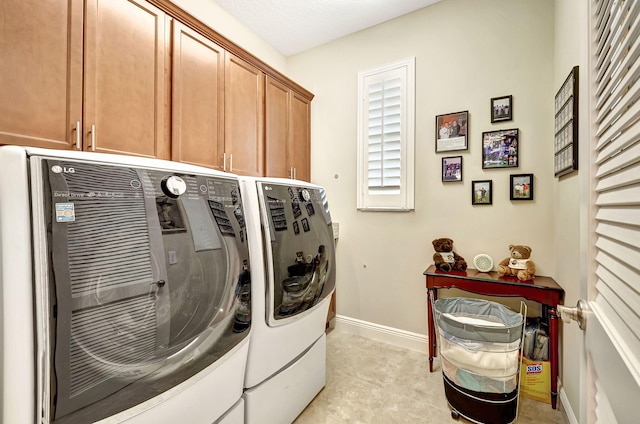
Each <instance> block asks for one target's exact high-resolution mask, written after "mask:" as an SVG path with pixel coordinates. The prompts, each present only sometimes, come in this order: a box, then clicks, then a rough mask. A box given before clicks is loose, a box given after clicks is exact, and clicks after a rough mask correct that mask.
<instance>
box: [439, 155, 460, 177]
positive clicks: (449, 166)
mask: <svg viewBox="0 0 640 424" xmlns="http://www.w3.org/2000/svg"><path fill="white" fill-rule="evenodd" d="M442 181H443V182H451V181H462V156H449V157H446V158H442Z"/></svg>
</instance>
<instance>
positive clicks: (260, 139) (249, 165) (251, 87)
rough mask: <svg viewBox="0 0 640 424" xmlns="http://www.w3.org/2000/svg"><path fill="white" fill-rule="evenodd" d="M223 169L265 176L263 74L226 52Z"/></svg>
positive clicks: (242, 173)
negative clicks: (224, 157)
mask: <svg viewBox="0 0 640 424" xmlns="http://www.w3.org/2000/svg"><path fill="white" fill-rule="evenodd" d="M224 97H225V99H224V103H225V111H224V122H225V126H224V150H225V153H226V157H227V164H226V165H225V169H226V170H227V171H231V172H234V173H236V174H241V175H254V176H263V175H264V136H263V134H264V130H263V124H264V122H263V119H264V118H263V116H264V115H263V101H264V73H263V72H262V71H260V70H259V69H258V68H256V67H254V66H252V65H250V64H248V63H247V62H245V61H244V60H242V59H240V58H239V57H236V56H234V55H232V54H230V53H227V57H226V62H225V83H224Z"/></svg>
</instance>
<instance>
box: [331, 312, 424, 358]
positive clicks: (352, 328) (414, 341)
mask: <svg viewBox="0 0 640 424" xmlns="http://www.w3.org/2000/svg"><path fill="white" fill-rule="evenodd" d="M335 325H336V328H339V329H341V330H344V331H346V332H348V333H351V334H356V335H358V336H363V337H367V338H369V339H373V340H377V341H380V342H384V343H389V344H392V345H395V346H401V347H404V348H406V349H411V350H415V351H417V352H422V353H424V354H427V352H428V346H427V336H426V335H424V334H418V333H412V332H410V331H405V330H399V329H397V328H393V327H387V326H385V325H380V324H374V323H372V322H367V321H361V320H359V319H355V318H349V317H345V316H343V315H336V318H335Z"/></svg>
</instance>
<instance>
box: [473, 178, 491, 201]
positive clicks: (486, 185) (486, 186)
mask: <svg viewBox="0 0 640 424" xmlns="http://www.w3.org/2000/svg"><path fill="white" fill-rule="evenodd" d="M471 204H472V205H491V204H493V180H475V181H472V182H471Z"/></svg>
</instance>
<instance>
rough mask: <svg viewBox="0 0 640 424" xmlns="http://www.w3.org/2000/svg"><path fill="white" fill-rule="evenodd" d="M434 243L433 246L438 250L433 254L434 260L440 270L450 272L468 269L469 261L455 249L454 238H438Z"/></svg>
mask: <svg viewBox="0 0 640 424" xmlns="http://www.w3.org/2000/svg"><path fill="white" fill-rule="evenodd" d="M432 243H433V248H434V249H435V250H436V253H434V254H433V262H434V263H435V265H436V268H437V269H438V270H440V271H443V272H449V271H453V270H457V271H464V270H465V269H467V262H466V261H465V260H464V258H463V257H462V256H460V255H458V254H457V253H456V252H454V251H453V240H451V239H450V238H438V239H435V240H434V241H433V242H432Z"/></svg>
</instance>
